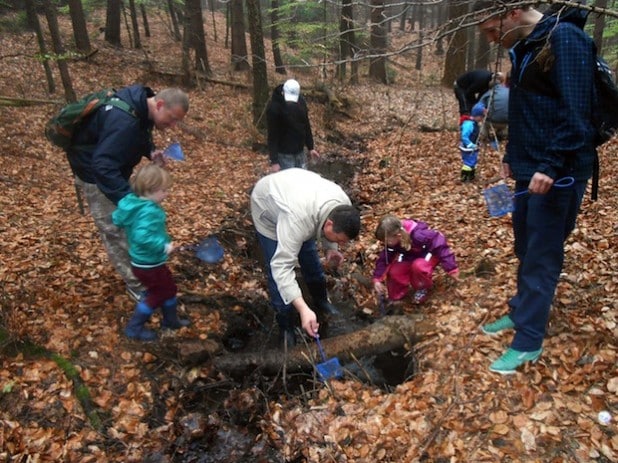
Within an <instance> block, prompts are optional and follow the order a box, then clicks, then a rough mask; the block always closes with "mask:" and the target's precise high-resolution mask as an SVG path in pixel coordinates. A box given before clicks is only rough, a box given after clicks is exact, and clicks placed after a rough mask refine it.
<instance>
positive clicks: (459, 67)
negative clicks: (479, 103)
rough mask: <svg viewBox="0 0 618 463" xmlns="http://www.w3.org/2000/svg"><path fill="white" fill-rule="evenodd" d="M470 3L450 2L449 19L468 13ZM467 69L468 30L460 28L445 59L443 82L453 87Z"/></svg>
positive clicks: (453, 36) (457, 0)
mask: <svg viewBox="0 0 618 463" xmlns="http://www.w3.org/2000/svg"><path fill="white" fill-rule="evenodd" d="M466 11H468V3H467V1H466V0H453V1H451V2H450V4H449V15H448V17H449V19H451V20H454V19H456V18H459V17H461V16H463V15H464V14H466ZM465 70H466V31H465V30H464V29H458V30H457V31H455V33H454V34H453V35H452V36H451V43H450V44H449V47H448V50H447V52H446V59H445V60H444V75H443V76H442V84H443V85H445V86H449V87H451V86H452V85H453V82H455V79H457V77H458V76H459V75H461V74H463V73H464V72H465Z"/></svg>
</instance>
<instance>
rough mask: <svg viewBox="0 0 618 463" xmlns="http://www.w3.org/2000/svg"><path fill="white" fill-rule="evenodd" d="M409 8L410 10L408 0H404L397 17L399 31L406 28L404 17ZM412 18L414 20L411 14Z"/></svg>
mask: <svg viewBox="0 0 618 463" xmlns="http://www.w3.org/2000/svg"><path fill="white" fill-rule="evenodd" d="M409 10H410V5H409V4H408V0H405V1H404V2H403V4H402V5H401V16H400V17H399V30H400V31H405V30H406V17H407V16H408V13H409ZM412 19H413V20H414V16H412Z"/></svg>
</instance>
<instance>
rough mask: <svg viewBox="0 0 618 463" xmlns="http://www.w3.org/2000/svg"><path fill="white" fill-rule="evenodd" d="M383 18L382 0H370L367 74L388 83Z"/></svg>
mask: <svg viewBox="0 0 618 463" xmlns="http://www.w3.org/2000/svg"><path fill="white" fill-rule="evenodd" d="M384 21H385V18H384V0H371V38H370V43H371V52H370V53H371V55H373V57H372V58H371V59H370V61H369V75H370V76H371V77H373V78H374V79H376V80H378V81H380V82H382V83H383V84H386V83H388V77H387V75H386V58H385V57H384V53H385V52H386V27H385V23H384Z"/></svg>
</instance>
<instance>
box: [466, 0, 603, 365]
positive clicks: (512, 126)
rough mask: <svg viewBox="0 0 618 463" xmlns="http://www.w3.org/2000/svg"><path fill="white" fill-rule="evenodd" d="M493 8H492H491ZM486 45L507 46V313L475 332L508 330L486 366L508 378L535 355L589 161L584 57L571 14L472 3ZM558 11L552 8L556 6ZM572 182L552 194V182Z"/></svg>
mask: <svg viewBox="0 0 618 463" xmlns="http://www.w3.org/2000/svg"><path fill="white" fill-rule="evenodd" d="M499 3H500V4H499ZM495 7H497V8H501V11H500V10H499V11H498V12H497V14H495V15H493V16H489V17H484V18H482V19H481V23H480V29H481V31H482V32H484V33H485V35H486V37H487V39H488V40H489V41H490V42H499V43H500V44H501V45H502V46H503V47H505V48H508V49H509V53H510V56H511V64H512V68H511V80H510V95H509V139H508V143H507V146H506V154H505V156H504V158H503V164H502V167H503V176H505V177H507V176H508V177H513V178H514V179H515V189H516V190H517V191H524V192H526V191H527V192H528V193H529V194H522V195H517V196H516V199H515V211H514V212H513V218H512V223H513V232H514V237H515V254H516V256H517V258H518V260H519V267H518V270H517V292H516V294H515V296H514V297H512V298H511V299H510V301H509V308H510V311H509V313H508V314H507V315H505V316H503V317H502V318H499V319H498V320H497V321H495V322H493V323H490V324H489V325H485V326H484V327H483V331H484V332H485V333H488V334H495V333H498V332H500V331H502V330H505V329H514V330H515V335H514V337H513V341H512V342H511V346H510V348H509V349H508V350H507V351H506V352H505V353H504V354H503V355H502V356H501V357H500V358H498V359H497V360H496V361H495V362H493V363H492V364H491V366H490V367H489V369H490V370H491V371H494V372H498V373H502V374H509V373H514V372H515V369H516V368H517V367H519V366H520V365H522V364H524V363H526V362H534V361H536V360H537V359H538V358H539V356H540V355H541V352H542V349H543V348H542V344H543V339H544V337H545V332H546V329H547V324H548V321H549V313H550V308H551V304H552V300H553V298H554V293H555V290H556V286H557V283H558V279H559V278H560V273H561V272H562V265H563V261H564V242H565V240H566V239H567V237H568V236H569V234H570V233H571V231H572V230H573V228H574V227H575V222H576V218H577V214H578V212H579V208H580V205H581V202H582V197H583V195H584V191H585V189H586V184H587V181H588V179H589V178H590V177H591V175H592V167H593V164H594V158H595V155H596V150H595V143H594V141H595V135H594V134H595V131H594V128H593V125H592V110H593V95H594V87H593V85H594V83H593V82H594V81H593V72H594V51H593V44H592V40H591V38H590V37H588V36H587V35H586V34H585V32H584V31H583V30H582V24H583V22H582V17H581V14H580V12H579V10H575V9H573V10H569V9H564V10H563V11H560V12H559V13H558V14H556V11H553V12H551V13H550V14H542V13H541V12H540V11H538V10H536V9H535V8H532V7H531V6H517V3H516V2H515V4H514V5H512V6H511V5H510V4H508V3H506V4H505V3H503V2H493V1H488V0H481V1H479V2H477V3H476V4H475V7H474V8H475V10H476V11H479V10H485V9H487V8H495ZM558 7H559V8H561V7H560V6H558ZM564 177H572V178H573V179H574V182H573V184H572V185H571V186H569V187H566V188H558V187H557V186H556V185H554V184H555V182H556V181H557V180H559V179H561V178H564Z"/></svg>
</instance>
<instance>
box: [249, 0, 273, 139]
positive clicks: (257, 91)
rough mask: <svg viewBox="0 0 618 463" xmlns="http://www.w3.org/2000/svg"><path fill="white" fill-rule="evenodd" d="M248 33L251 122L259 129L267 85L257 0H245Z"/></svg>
mask: <svg viewBox="0 0 618 463" xmlns="http://www.w3.org/2000/svg"><path fill="white" fill-rule="evenodd" d="M247 14H248V20H249V35H250V36H251V62H252V68H253V123H254V125H255V126H256V127H257V129H258V130H260V131H265V130H266V117H264V113H265V110H266V104H267V103H268V97H269V87H268V73H267V69H266V54H265V52H264V30H263V29H262V15H261V13H260V3H259V2H258V0H247Z"/></svg>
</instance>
